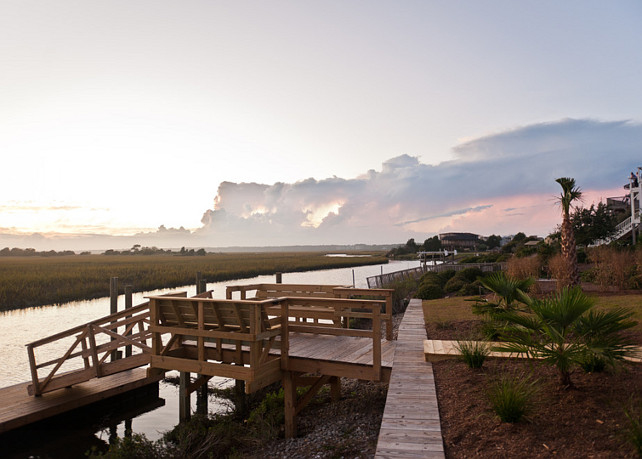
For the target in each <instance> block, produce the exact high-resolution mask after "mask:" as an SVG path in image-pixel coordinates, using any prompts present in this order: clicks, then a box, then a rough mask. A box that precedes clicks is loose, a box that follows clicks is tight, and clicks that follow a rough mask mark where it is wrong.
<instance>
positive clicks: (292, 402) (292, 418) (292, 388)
mask: <svg viewBox="0 0 642 459" xmlns="http://www.w3.org/2000/svg"><path fill="white" fill-rule="evenodd" d="M283 395H284V404H285V438H294V437H295V436H296V385H295V384H294V378H293V375H292V372H291V371H284V372H283Z"/></svg>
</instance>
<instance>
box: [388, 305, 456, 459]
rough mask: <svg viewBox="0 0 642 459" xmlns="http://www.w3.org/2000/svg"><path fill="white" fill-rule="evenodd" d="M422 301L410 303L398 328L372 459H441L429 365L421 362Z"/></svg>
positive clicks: (422, 353) (435, 404)
mask: <svg viewBox="0 0 642 459" xmlns="http://www.w3.org/2000/svg"><path fill="white" fill-rule="evenodd" d="M425 338H426V329H425V324H424V315H423V311H422V308H421V300H411V301H410V304H409V305H408V308H407V309H406V312H405V314H404V316H403V319H402V321H401V325H400V326H399V334H398V337H397V347H396V351H395V356H394V362H393V365H392V375H391V376H390V383H389V384H388V395H387V397H386V407H385V409H384V412H383V419H382V421H381V430H380V431H379V439H378V442H377V451H376V453H375V458H380V459H383V458H443V457H445V456H444V444H443V440H442V437H441V425H440V422H439V407H438V405H437V394H436V390H435V380H434V377H433V373H432V364H430V363H428V362H426V361H425V360H424V349H423V344H424V339H425Z"/></svg>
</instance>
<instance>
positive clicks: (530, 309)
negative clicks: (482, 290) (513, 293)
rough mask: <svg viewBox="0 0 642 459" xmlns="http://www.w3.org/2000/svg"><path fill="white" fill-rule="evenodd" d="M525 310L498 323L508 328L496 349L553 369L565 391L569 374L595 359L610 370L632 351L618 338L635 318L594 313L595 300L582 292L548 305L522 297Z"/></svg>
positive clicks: (619, 311)
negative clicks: (513, 353)
mask: <svg viewBox="0 0 642 459" xmlns="http://www.w3.org/2000/svg"><path fill="white" fill-rule="evenodd" d="M524 301H525V304H526V306H527V308H526V309H525V310H522V311H519V310H513V311H507V312H505V313H502V314H498V315H497V316H496V317H497V318H498V319H499V320H502V321H504V322H505V324H506V326H505V327H504V328H503V329H502V330H501V332H500V339H501V341H502V343H501V344H500V345H498V346H497V347H496V348H495V349H496V350H499V351H505V352H515V353H520V354H525V355H527V356H529V357H534V358H537V359H538V362H541V363H544V364H548V365H552V366H555V367H556V368H557V370H558V374H559V377H560V384H561V385H562V387H566V388H569V387H572V386H573V384H572V382H571V371H572V369H573V368H574V367H576V366H579V365H582V363H586V362H587V361H590V360H591V359H592V360H593V361H597V360H600V359H601V360H603V361H604V362H606V363H607V364H609V365H614V364H615V363H616V362H617V361H621V360H622V359H623V358H624V357H625V356H627V355H628V354H629V353H631V352H632V351H633V349H634V346H633V343H631V342H630V341H629V340H628V339H627V338H625V337H623V336H622V335H621V334H620V333H619V332H621V331H622V330H625V329H627V328H630V327H633V326H635V325H636V324H637V322H635V321H632V320H630V319H631V317H632V315H633V313H632V312H631V311H629V310H626V309H624V308H616V309H611V310H608V311H598V310H595V309H593V308H594V306H595V300H594V299H593V298H590V297H588V296H586V295H585V294H584V293H583V292H582V291H581V289H579V288H578V287H574V288H563V289H562V291H561V292H559V293H556V294H553V295H551V296H550V297H548V298H545V299H531V298H528V297H526V296H525V297H524Z"/></svg>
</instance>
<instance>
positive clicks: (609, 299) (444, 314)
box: [423, 293, 642, 332]
mask: <svg viewBox="0 0 642 459" xmlns="http://www.w3.org/2000/svg"><path fill="white" fill-rule="evenodd" d="M589 296H592V297H594V298H597V305H598V307H602V308H606V309H609V308H615V307H618V306H619V307H623V308H628V309H631V310H632V311H633V312H634V316H633V319H634V320H636V321H637V322H638V324H637V325H636V326H635V328H634V329H635V330H637V331H639V332H642V293H640V294H635V295H631V294H626V295H625V294H621V295H612V294H609V295H597V294H591V295H589ZM473 298H475V297H451V298H442V299H438V300H424V301H423V310H424V318H425V321H426V323H437V324H439V323H444V322H453V321H458V320H481V317H480V316H478V315H475V314H473V313H472V308H471V306H472V304H473V302H472V301H466V300H471V299H473Z"/></svg>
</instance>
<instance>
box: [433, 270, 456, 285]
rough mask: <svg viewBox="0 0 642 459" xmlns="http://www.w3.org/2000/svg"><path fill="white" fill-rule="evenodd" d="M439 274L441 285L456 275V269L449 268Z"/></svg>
mask: <svg viewBox="0 0 642 459" xmlns="http://www.w3.org/2000/svg"><path fill="white" fill-rule="evenodd" d="M437 274H438V276H439V278H440V279H441V285H446V282H448V281H449V280H450V279H452V278H453V277H454V276H455V274H456V271H455V270H454V269H448V270H446V271H442V272H440V273H437Z"/></svg>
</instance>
